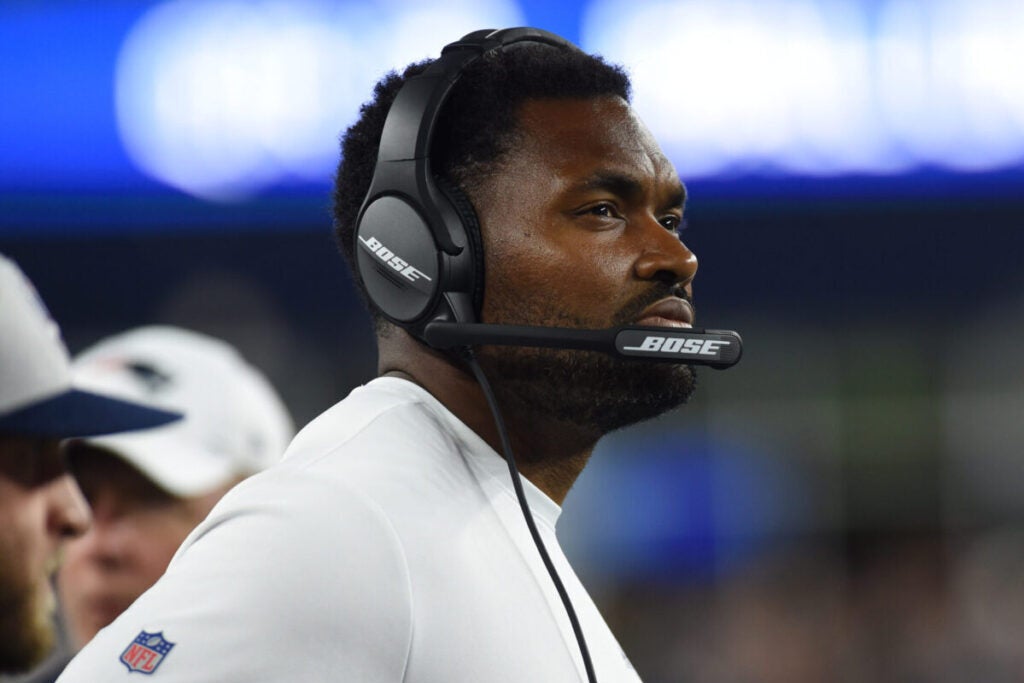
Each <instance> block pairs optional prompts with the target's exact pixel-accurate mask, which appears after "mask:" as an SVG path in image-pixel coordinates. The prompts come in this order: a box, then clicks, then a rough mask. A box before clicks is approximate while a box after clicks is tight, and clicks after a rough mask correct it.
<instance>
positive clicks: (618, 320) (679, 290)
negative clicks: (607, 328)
mask: <svg viewBox="0 0 1024 683" xmlns="http://www.w3.org/2000/svg"><path fill="white" fill-rule="evenodd" d="M669 297H678V298H680V299H685V300H686V301H688V302H689V303H690V305H691V306H693V310H694V313H695V314H696V311H697V307H696V306H695V305H694V303H693V297H692V296H690V295H689V294H687V293H686V290H685V289H684V288H683V287H681V286H679V285H670V284H667V283H662V284H658V285H655V286H654V287H653V288H652V289H651V290H649V291H647V292H644V293H642V294H639V295H637V296H636V297H635V298H633V299H631V300H630V301H629V302H628V303H626V305H625V306H623V307H622V308H621V309H620V310H619V312H618V313H616V314H615V317H613V318H612V327H618V326H620V325H630V324H632V323H634V322H636V319H637V318H638V317H639V316H640V314H641V313H643V312H644V310H645V309H646V308H647V307H648V306H650V305H651V304H654V303H656V302H658V301H661V300H662V299H667V298H669Z"/></svg>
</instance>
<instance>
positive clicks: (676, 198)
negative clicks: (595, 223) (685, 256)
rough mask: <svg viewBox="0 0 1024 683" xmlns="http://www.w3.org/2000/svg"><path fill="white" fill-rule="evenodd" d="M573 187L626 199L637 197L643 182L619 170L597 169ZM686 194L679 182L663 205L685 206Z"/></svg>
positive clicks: (641, 190) (641, 192) (683, 186)
mask: <svg viewBox="0 0 1024 683" xmlns="http://www.w3.org/2000/svg"><path fill="white" fill-rule="evenodd" d="M573 189H574V190H577V191H580V192H588V191H593V190H605V191H607V192H611V193H612V194H616V195H619V196H620V197H625V198H627V199H633V198H636V197H639V196H641V195H643V192H644V187H643V184H642V183H641V182H640V181H639V180H637V179H636V178H635V177H633V176H631V175H628V174H625V173H621V172H619V171H597V172H595V173H594V174H593V175H591V176H590V177H589V178H586V179H584V180H583V181H582V182H580V183H579V184H578V185H576V186H575V187H574V188H573ZM686 196H687V195H686V186H685V185H683V184H682V183H679V187H678V189H677V190H676V191H675V192H674V193H673V194H672V196H670V197H669V198H668V201H666V202H665V204H664V205H665V206H666V207H669V208H675V207H677V206H678V207H680V208H682V207H685V206H686Z"/></svg>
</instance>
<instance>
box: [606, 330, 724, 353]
mask: <svg viewBox="0 0 1024 683" xmlns="http://www.w3.org/2000/svg"><path fill="white" fill-rule="evenodd" d="M728 344H729V342H728V341H719V340H717V339H696V338H693V339H683V338H680V337H657V336H653V335H649V336H647V337H644V340H643V342H642V343H641V344H640V346H623V347H622V350H623V351H655V352H658V353H694V354H697V355H700V356H717V355H718V352H719V351H718V350H719V349H720V348H722V347H723V346H728Z"/></svg>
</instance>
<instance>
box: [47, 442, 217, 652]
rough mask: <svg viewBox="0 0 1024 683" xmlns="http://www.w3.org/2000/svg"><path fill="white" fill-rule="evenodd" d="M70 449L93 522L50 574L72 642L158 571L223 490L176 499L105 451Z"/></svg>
mask: <svg viewBox="0 0 1024 683" xmlns="http://www.w3.org/2000/svg"><path fill="white" fill-rule="evenodd" d="M70 453H71V460H72V466H73V469H74V472H75V477H76V478H77V479H78V482H79V484H80V485H81V487H82V491H83V492H84V493H85V497H86V499H87V500H88V501H89V505H90V506H91V507H92V511H93V525H92V528H91V529H89V532H88V533H86V534H85V535H84V536H82V538H80V539H77V540H75V541H72V542H71V543H69V544H68V548H67V553H66V556H65V560H64V563H63V565H62V567H61V570H60V573H59V574H58V580H57V587H58V590H59V592H60V601H61V608H62V610H63V613H64V617H65V622H66V623H67V626H68V635H69V637H70V640H71V644H72V646H73V647H74V648H75V649H78V648H81V647H82V646H83V645H85V643H87V642H88V641H89V640H91V639H92V637H93V636H95V635H96V633H97V632H98V631H99V630H100V629H101V628H103V627H104V626H106V625H108V624H109V623H110V622H112V621H113V620H114V619H115V618H116V617H117V616H118V615H119V614H121V612H123V611H124V610H125V609H127V608H128V606H129V605H131V604H132V603H133V602H134V601H135V599H136V598H138V597H139V596H140V595H142V593H143V592H145V591H146V590H147V589H148V588H149V587H150V586H152V585H153V584H154V583H155V582H156V580H157V579H158V578H160V576H161V575H162V574H163V573H164V570H166V569H167V564H168V563H169V562H170V560H171V557H172V556H173V555H174V553H175V551H176V550H177V549H178V546H180V545H181V543H182V541H184V540H185V537H186V536H187V535H188V534H189V532H190V531H192V529H193V528H195V526H196V525H197V524H198V523H199V522H200V521H202V520H203V518H204V517H205V516H206V515H207V513H209V511H210V509H211V508H212V507H213V505H214V503H215V502H216V501H217V500H218V499H219V498H220V496H221V495H222V494H223V491H222V490H221V489H217V491H216V492H214V493H210V494H207V495H203V496H198V497H195V498H177V497H174V496H172V495H171V494H169V493H167V492H165V491H163V490H162V489H160V488H158V487H157V486H156V485H155V484H153V482H151V481H150V480H149V479H147V478H146V477H145V476H144V475H143V474H142V473H141V472H139V471H138V470H137V469H135V468H134V467H132V466H131V465H129V464H127V463H126V462H125V461H123V460H122V459H121V458H119V457H117V456H115V455H113V454H111V453H109V452H107V451H105V450H102V449H99V448H93V447H89V446H85V445H82V444H75V445H72V447H71V449H70Z"/></svg>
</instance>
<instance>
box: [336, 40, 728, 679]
mask: <svg viewBox="0 0 1024 683" xmlns="http://www.w3.org/2000/svg"><path fill="white" fill-rule="evenodd" d="M523 42H532V43H540V44H543V45H549V46H551V47H554V48H559V49H565V50H574V51H579V48H578V47H576V46H575V45H573V44H572V43H571V42H569V41H567V40H565V39H564V38H561V37H560V36H557V35H555V34H553V33H549V32H547V31H543V30H540V29H535V28H509V29H501V30H493V29H484V30H480V31H474V32H472V33H469V34H467V35H465V36H463V37H462V38H461V39H460V40H458V41H456V42H454V43H451V44H449V45H447V46H446V47H445V48H444V49H443V50H442V51H441V56H440V57H439V58H438V59H437V60H436V61H434V62H433V63H432V64H431V65H430V66H428V67H427V68H426V69H425V70H424V71H423V72H421V73H420V74H417V75H415V76H412V77H410V78H409V79H407V80H406V82H405V83H404V84H403V85H402V87H401V89H400V90H399V91H398V94H397V95H396V97H395V100H394V103H393V104H392V105H391V109H390V110H389V112H388V115H387V118H386V120H385V123H384V129H383V133H382V135H381V140H380V151H379V153H378V157H377V165H376V168H375V169H374V174H373V179H372V181H371V183H370V189H369V191H368V192H367V194H366V198H365V200H364V201H363V204H362V207H361V208H360V210H359V215H358V218H357V222H356V230H355V239H356V243H355V245H354V247H355V248H354V251H355V266H356V275H357V277H359V279H360V280H361V281H362V283H363V286H364V289H365V291H366V294H367V296H368V298H369V300H370V302H371V304H372V305H373V306H374V307H376V309H377V310H378V311H379V312H380V313H381V314H382V315H383V316H384V317H385V318H386V319H387V320H389V321H391V322H392V323H395V324H396V325H398V326H400V327H402V328H404V329H405V330H406V331H408V332H409V333H410V334H412V335H413V336H414V337H416V338H417V339H419V340H420V341H422V342H425V343H426V344H428V345H429V346H431V347H433V348H435V349H439V350H459V351H460V352H461V354H462V357H463V358H464V359H465V360H466V361H467V362H468V363H469V365H470V367H471V368H472V370H473V372H474V374H475V376H476V378H477V381H478V382H479V383H480V386H481V388H482V389H483V391H484V394H485V396H486V397H487V400H488V403H489V404H490V406H491V411H492V412H493V413H494V418H495V422H496V423H497V427H498V432H499V435H500V437H501V440H502V446H503V448H504V451H505V460H506V461H507V462H508V465H509V472H510V474H511V476H512V483H513V486H514V487H515V490H516V496H517V497H518V499H519V504H520V507H521V509H522V511H523V515H524V517H525V519H526V524H527V526H528V527H529V530H530V534H531V536H532V537H533V540H534V543H535V544H536V545H537V550H538V552H539V553H540V555H541V558H542V560H543V561H544V564H545V566H546V567H547V570H548V573H549V575H550V576H551V579H552V581H553V582H554V584H555V588H556V589H557V590H558V593H559V596H560V597H561V598H562V603H563V604H564V605H565V609H566V612H567V614H568V616H569V620H570V623H571V624H572V627H573V631H574V632H575V635H576V639H577V642H578V643H579V647H580V653H581V655H582V657H583V663H584V668H585V670H586V673H587V677H588V680H589V681H591V683H594V682H595V681H596V677H595V674H594V670H593V665H592V663H591V660H590V655H589V651H588V649H587V645H586V640H585V639H584V637H583V631H582V628H581V627H580V625H579V620H578V619H577V617H576V613H575V610H574V609H573V606H572V602H571V601H570V600H569V596H568V594H567V593H566V591H565V588H564V586H563V585H562V581H561V579H560V578H559V577H558V573H557V572H556V571H555V568H554V565H553V563H552V562H551V559H550V557H549V556H548V553H547V550H546V548H545V547H544V543H543V541H542V540H541V538H540V535H539V533H538V532H537V529H536V526H535V524H534V522H533V515H532V514H531V513H530V510H529V506H528V505H527V503H526V498H525V495H524V494H523V491H522V484H521V482H520V477H519V473H518V470H517V469H516V465H515V457H514V456H513V454H512V448H511V444H510V442H509V439H508V433H507V430H506V428H505V425H504V421H503V419H502V417H501V414H500V411H499V410H498V407H497V403H496V401H495V400H494V395H493V391H492V390H491V387H490V384H489V383H488V381H487V378H486V377H485V376H484V374H483V372H482V371H481V369H480V366H479V364H478V363H477V362H476V359H475V356H474V354H473V351H472V347H473V346H476V345H488V344H492V345H511V346H535V347H555V348H572V349H590V350H596V351H603V352H605V353H609V354H612V355H616V356H624V357H629V358H634V359H641V360H650V361H659V362H673V363H687V364H701V365H710V366H711V367H714V368H726V367H730V366H732V365H734V364H735V363H737V362H738V361H739V359H740V356H741V355H742V340H741V339H740V337H739V335H738V334H737V333H736V332H733V331H729V330H699V329H677V328H663V327H644V326H636V325H632V326H624V327H619V328H612V329H606V330H580V329H563V328H552V327H536V326H526V325H497V324H484V323H481V322H479V321H478V319H477V318H478V316H477V312H478V311H479V310H480V306H481V303H482V301H483V283H484V274H483V270H484V259H483V249H482V239H481V235H480V225H479V223H478V221H477V217H476V213H475V212H474V210H473V206H472V205H471V203H470V202H469V200H468V198H467V197H466V196H465V195H464V194H463V193H462V192H461V191H459V189H458V188H456V187H453V186H451V184H450V183H447V182H444V180H443V179H441V178H439V177H436V176H435V175H434V174H433V172H432V169H431V164H430V150H431V142H432V138H433V135H434V131H435V129H436V126H437V122H438V117H439V115H440V112H441V110H442V108H443V107H444V104H445V102H446V101H447V99H448V96H449V94H450V93H451V91H452V88H453V86H454V85H455V83H456V82H457V81H458V80H459V77H460V76H461V75H462V73H463V72H464V70H465V69H466V67H467V66H469V65H470V64H471V63H472V62H474V61H476V60H477V59H480V58H481V57H482V56H484V55H486V54H488V53H490V52H493V51H495V50H502V49H505V48H507V47H509V46H511V45H515V44H517V43H523Z"/></svg>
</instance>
